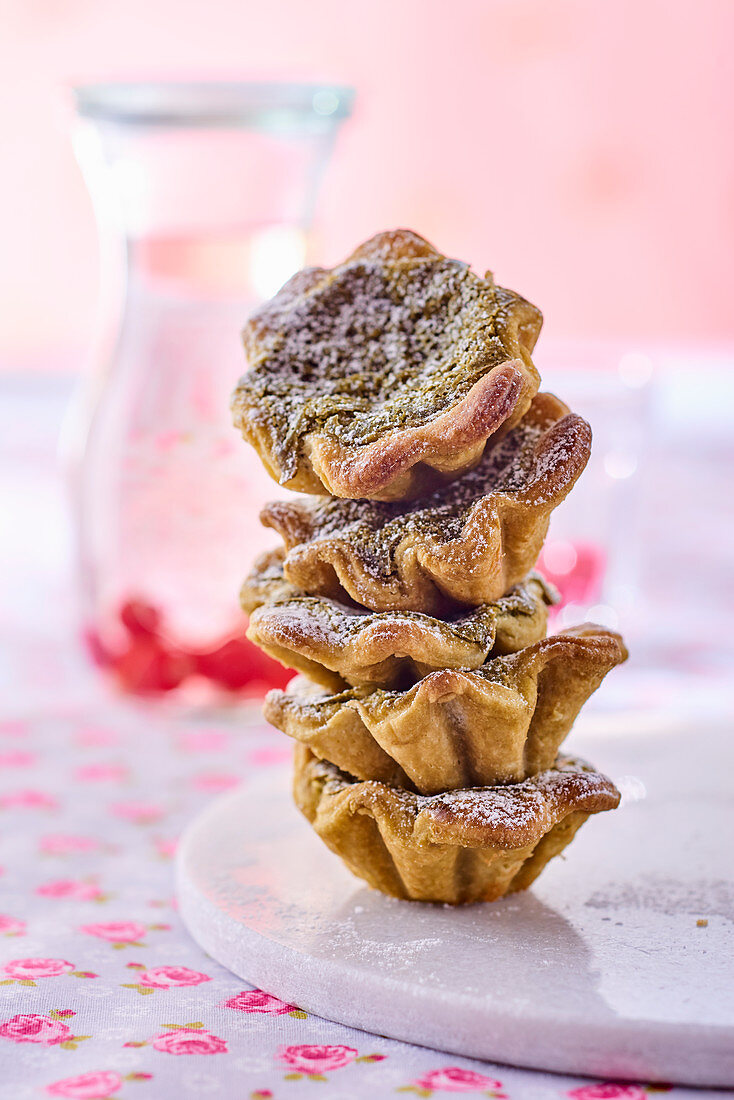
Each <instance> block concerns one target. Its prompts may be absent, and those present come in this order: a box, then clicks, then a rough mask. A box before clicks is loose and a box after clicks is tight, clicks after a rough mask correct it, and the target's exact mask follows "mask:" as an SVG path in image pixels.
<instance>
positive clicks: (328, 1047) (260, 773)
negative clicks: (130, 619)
mask: <svg viewBox="0 0 734 1100" xmlns="http://www.w3.org/2000/svg"><path fill="white" fill-rule="evenodd" d="M68 649H69V647H68V645H67V647H66V649H65V650H64V653H65V654H68ZM62 667H63V668H64V672H63V675H61V677H60V679H59V681H58V685H59V686H60V687H63V686H64V685H65V684H66V683H67V682H68V681H69V680H70V679H73V677H71V676H70V673H69V671H68V666H62ZM0 674H1V670H0ZM33 682H34V685H35V683H36V680H34V681H33ZM85 683H86V681H85ZM34 690H35V689H34ZM81 695H82V697H83V698H84V700H85V701H84V703H83V705H82V706H79V705H78V704H77V703H73V702H69V703H67V704H66V705H64V706H62V705H61V704H60V703H59V702H58V699H60V698H61V696H60V695H59V692H58V690H56V689H55V691H54V695H53V705H52V706H51V707H50V709H49V711H48V713H46V714H39V713H38V708H37V707H36V706H35V703H34V710H33V715H32V716H31V717H28V716H27V715H26V714H25V713H24V714H23V715H16V714H13V713H11V714H8V715H6V716H3V715H2V714H0V738H2V737H4V741H0V752H1V753H3V754H5V765H4V766H3V764H2V762H1V759H0V825H1V826H2V829H0V869H1V871H0V873H1V874H2V878H1V879H0V889H1V890H2V901H0V1067H1V1068H0V1095H2V1096H3V1097H4V1096H5V1095H7V1096H8V1097H9V1098H10V1097H12V1100H41V1098H42V1097H47V1098H51V1097H56V1098H67V1100H289V1098H290V1100H300V1098H301V1097H302V1096H306V1094H308V1095H309V1096H310V1095H311V1094H312V1093H313V1096H314V1097H316V1096H317V1095H318V1096H320V1097H321V1098H322V1100H346V1098H347V1097H348V1098H349V1100H389V1098H390V1097H395V1100H397V1098H398V1097H399V1096H400V1095H406V1096H411V1095H412V1096H414V1097H415V1096H422V1097H431V1096H432V1097H434V1098H435V1100H438V1098H440V1097H442V1096H446V1097H447V1098H448V1097H449V1096H451V1095H455V1096H457V1097H458V1096H460V1095H461V1096H466V1097H467V1098H468V1100H470V1098H471V1097H493V1098H495V1100H501V1098H505V1097H506V1098H508V1100H535V1098H536V1097H537V1098H538V1100H646V1098H647V1097H648V1095H650V1097H651V1100H653V1094H652V1092H650V1086H648V1085H647V1084H645V1083H644V1082H627V1083H612V1082H610V1081H606V1082H602V1081H596V1082H595V1081H590V1080H581V1079H579V1078H569V1077H555V1076H552V1075H546V1074H534V1073H532V1072H529V1071H523V1070H517V1069H512V1068H510V1067H506V1066H502V1067H499V1066H493V1065H488V1064H486V1063H482V1062H478V1061H473V1060H471V1059H468V1058H458V1057H456V1056H451V1055H446V1054H440V1053H437V1052H436V1051H431V1050H427V1049H424V1048H420V1047H414V1046H410V1045H409V1044H406V1043H396V1042H392V1041H391V1040H390V1039H386V1038H382V1037H379V1036H373V1035H367V1034H366V1033H364V1032H359V1031H354V1030H352V1029H349V1028H346V1027H341V1026H340V1025H339V1024H337V1023H333V1022H329V1021H327V1020H323V1019H320V1018H318V1017H316V1016H314V1015H312V1014H311V1013H309V1012H308V1011H307V1008H308V1006H303V1005H299V1004H296V1003H293V1002H292V1001H291V1000H289V999H288V996H287V995H285V994H284V992H283V990H269V989H259V988H254V989H253V988H250V987H249V986H248V985H247V983H246V982H243V981H242V979H241V978H238V977H236V976H235V975H234V974H231V973H229V972H228V971H227V970H225V969H224V968H223V967H221V966H219V965H218V963H217V962H216V961H215V960H214V959H212V958H209V957H208V956H207V955H206V954H205V953H204V952H203V951H202V950H201V949H200V948H199V947H198V946H197V945H196V944H195V943H194V942H193V941H192V940H191V938H190V937H189V935H188V933H187V932H186V929H185V927H184V925H183V923H182V921H181V919H180V917H179V914H178V911H177V908H176V901H175V884H174V883H175V879H174V875H175V853H176V846H177V838H178V837H179V836H180V835H181V834H182V832H183V830H184V829H185V828H186V826H187V825H188V824H189V822H190V821H191V820H192V819H193V818H194V817H195V816H196V814H197V813H199V812H200V811H201V810H202V809H203V808H204V807H205V806H206V805H208V804H209V803H210V802H211V800H212V798H215V797H217V795H218V793H219V792H220V791H225V790H227V789H229V788H230V787H231V786H232V785H234V783H239V782H244V783H246V784H247V783H256V782H258V781H259V780H260V778H261V777H264V776H267V775H268V774H271V772H272V769H273V768H281V767H282V766H283V764H284V761H287V759H288V758H289V755H290V753H289V750H288V747H287V746H283V745H282V744H281V741H280V739H279V738H278V736H277V735H275V734H273V733H271V732H270V731H268V730H267V729H266V728H265V727H262V726H258V725H257V724H256V723H254V722H250V723H249V724H244V725H243V724H242V723H241V722H239V723H234V722H231V721H229V720H227V721H222V722H221V723H218V722H213V721H212V719H211V718H209V719H208V720H207V722H206V725H204V724H199V721H198V719H195V718H191V717H186V718H179V717H176V716H172V715H166V714H163V713H162V712H158V711H146V710H143V709H142V708H137V707H136V708H129V707H127V706H124V707H123V706H122V705H120V704H118V703H116V702H115V701H110V700H108V699H105V700H104V701H103V702H100V703H90V702H89V701H88V699H89V698H93V695H91V694H90V689H89V687H88V686H85V688H84V691H83V692H82V693H81ZM34 699H35V696H34ZM279 994H280V995H279ZM355 996H359V990H355ZM655 1088H656V1091H658V1092H659V1091H660V1089H661V1086H659V1085H658V1086H655ZM671 1096H672V1097H673V1098H674V1100H704V1098H705V1097H706V1094H704V1093H701V1092H696V1093H688V1092H687V1091H686V1090H684V1089H677V1088H676V1089H673V1090H672V1091H671ZM706 1100H707V1098H706Z"/></svg>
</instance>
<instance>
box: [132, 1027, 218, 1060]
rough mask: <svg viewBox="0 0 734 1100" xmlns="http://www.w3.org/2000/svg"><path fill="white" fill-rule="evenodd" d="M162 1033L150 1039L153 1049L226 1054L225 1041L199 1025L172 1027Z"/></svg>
mask: <svg viewBox="0 0 734 1100" xmlns="http://www.w3.org/2000/svg"><path fill="white" fill-rule="evenodd" d="M169 1027H171V1028H172V1030H171V1031H166V1032H164V1033H163V1034H162V1035H157V1036H156V1038H155V1039H153V1040H152V1042H151V1046H152V1047H153V1050H160V1051H162V1052H163V1054H176V1055H184V1054H226V1053H227V1042H226V1040H225V1039H220V1038H219V1036H218V1035H212V1033H211V1032H210V1031H206V1030H205V1029H204V1028H203V1027H202V1026H201V1025H198V1026H194V1025H192V1026H191V1027H186V1026H183V1027H174V1026H173V1025H170V1024H169Z"/></svg>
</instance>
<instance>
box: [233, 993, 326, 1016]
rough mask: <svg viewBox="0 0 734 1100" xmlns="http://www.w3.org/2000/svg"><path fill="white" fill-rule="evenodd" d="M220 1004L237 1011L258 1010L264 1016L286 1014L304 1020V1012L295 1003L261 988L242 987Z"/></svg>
mask: <svg viewBox="0 0 734 1100" xmlns="http://www.w3.org/2000/svg"><path fill="white" fill-rule="evenodd" d="M222 1005H223V1007H224V1008H234V1009H236V1010H237V1011H238V1012H259V1013H262V1014H263V1015H264V1016H284V1015H286V1014H287V1015H289V1016H297V1017H300V1018H301V1019H304V1020H305V1018H306V1013H305V1012H302V1011H301V1010H300V1009H299V1008H296V1006H295V1005H289V1004H287V1003H286V1002H285V1001H281V1000H280V999H279V998H278V997H274V996H273V995H272V993H265V991H264V990H262V989H244V990H243V991H242V992H241V993H236V994H235V996H234V997H229V998H228V999H227V1000H226V1001H223V1002H222Z"/></svg>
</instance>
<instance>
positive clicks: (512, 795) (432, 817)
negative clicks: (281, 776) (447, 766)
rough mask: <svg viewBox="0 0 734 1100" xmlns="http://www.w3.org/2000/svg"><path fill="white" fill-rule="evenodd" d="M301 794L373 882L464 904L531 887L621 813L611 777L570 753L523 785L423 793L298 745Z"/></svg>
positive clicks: (330, 842)
mask: <svg viewBox="0 0 734 1100" xmlns="http://www.w3.org/2000/svg"><path fill="white" fill-rule="evenodd" d="M294 797H295V801H296V804H297V806H298V807H299V809H300V810H301V811H302V813H303V814H304V815H305V816H306V817H307V818H308V820H309V821H310V823H311V824H312V825H313V827H314V829H315V830H316V832H317V833H318V835H319V836H320V837H321V839H322V840H323V841H324V843H325V844H326V845H327V846H328V847H329V848H331V850H332V851H333V852H336V854H337V855H339V856H341V858H342V860H343V861H344V863H345V864H346V865H347V867H348V868H349V869H350V871H352V873H353V874H355V875H357V877H358V878H362V879H364V880H365V881H366V882H367V883H369V885H370V886H372V887H374V888H375V889H377V890H381V891H382V892H383V893H384V894H391V895H392V896H393V897H398V898H405V899H409V900H413V901H432V902H443V903H444V904H451V905H462V904H467V903H470V902H476V901H495V900H496V899H497V898H500V897H502V896H503V895H504V894H509V893H514V892H515V891H517V890H524V889H525V888H526V887H528V886H530V884H531V883H532V882H533V881H534V880H535V879H536V878H537V876H538V875H539V874H540V872H541V871H542V870H543V868H544V867H545V865H546V863H548V861H549V860H550V859H552V858H553V856H555V855H558V853H559V852H561V851H562V850H563V849H564V848H565V847H566V845H567V844H569V843H570V842H571V840H572V839H573V837H574V835H575V833H576V831H577V830H578V829H579V828H580V826H581V825H583V823H584V821H585V820H586V818H587V817H588V816H589V815H590V814H594V813H600V812H602V811H603V810H612V809H614V808H615V807H616V806H617V805H618V804H619V797H620V796H619V792H618V791H617V789H616V787H615V786H614V784H613V783H612V782H611V781H610V780H609V779H607V778H606V776H603V775H601V774H600V773H599V772H596V771H594V769H593V768H591V767H590V766H589V765H588V764H585V763H583V762H582V761H580V760H573V759H571V758H569V757H562V756H559V757H558V759H557V761H556V763H555V765H554V767H553V768H550V769H549V770H547V771H544V772H541V773H540V774H539V775H536V776H533V778H532V779H526V780H524V781H523V782H522V783H514V784H506V785H500V786H495V787H475V788H467V789H465V790H458V791H450V792H447V793H444V794H436V795H419V794H414V793H412V792H411V791H406V790H403V789H402V788H398V787H389V786H387V785H386V784H385V783H379V782H376V781H367V782H361V781H359V780H356V779H353V778H352V777H351V776H350V775H347V774H346V773H345V772H342V771H339V769H338V768H336V767H334V765H333V764H329V763H328V762H326V761H323V760H319V759H318V758H317V757H316V756H314V755H313V753H312V752H311V751H310V750H309V749H308V748H306V747H305V746H304V745H297V746H296V753H295V774H294Z"/></svg>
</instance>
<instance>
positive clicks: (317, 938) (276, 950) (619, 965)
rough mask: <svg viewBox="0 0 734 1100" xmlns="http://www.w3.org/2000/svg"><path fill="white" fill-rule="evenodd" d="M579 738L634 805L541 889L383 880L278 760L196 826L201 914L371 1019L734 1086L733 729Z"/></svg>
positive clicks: (539, 1064) (455, 1049)
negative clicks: (376, 886)
mask: <svg viewBox="0 0 734 1100" xmlns="http://www.w3.org/2000/svg"><path fill="white" fill-rule="evenodd" d="M568 749H569V751H571V752H578V753H579V754H580V755H583V756H586V757H588V758H589V759H591V760H593V761H594V763H595V764H596V766H597V767H599V768H600V770H602V771H604V772H606V773H607V774H608V775H610V776H611V778H612V779H614V781H615V782H616V783H617V785H618V786H619V788H620V790H621V791H622V793H623V802H622V806H621V807H620V809H619V810H617V811H615V812H613V813H606V814H600V815H598V816H597V817H592V818H590V819H589V821H588V822H587V824H586V825H585V826H584V827H583V828H582V829H581V832H580V833H579V835H578V836H577V838H576V839H575V840H574V842H573V843H572V844H571V846H570V848H568V849H567V853H566V856H565V858H563V859H556V860H554V861H553V862H552V863H551V864H550V865H549V866H548V868H547V869H546V871H545V872H544V873H543V875H542V876H541V878H540V879H539V880H538V882H537V883H536V885H535V886H534V887H533V888H532V890H530V891H528V892H527V893H525V894H518V895H514V896H512V897H510V898H507V899H504V900H502V901H498V902H495V903H494V904H491V905H475V906H470V907H466V908H462V909H452V908H450V907H443V906H440V905H425V904H415V903H409V902H402V901H397V900H395V899H390V898H386V897H383V896H382V895H380V894H377V893H375V892H373V891H371V890H369V889H367V888H366V887H365V886H363V885H362V884H361V883H360V882H359V881H358V880H357V879H355V878H354V877H353V876H352V875H351V874H350V873H349V872H348V871H347V870H346V869H345V868H344V867H343V866H342V864H341V863H340V861H339V860H338V859H337V858H336V857H335V856H333V855H332V854H331V853H330V852H329V851H328V850H327V849H326V848H325V847H324V846H323V844H322V843H321V841H320V840H319V839H318V837H317V836H316V835H315V834H314V833H313V832H312V830H311V829H310V827H309V826H308V824H307V823H306V821H305V820H304V819H303V818H302V817H301V816H300V814H299V813H298V811H297V810H296V809H295V807H294V806H293V804H292V803H291V800H290V791H289V787H290V777H289V775H288V772H287V770H286V769H278V770H277V771H276V770H273V771H271V772H269V773H267V774H264V775H263V776H262V777H259V778H258V779H257V780H256V782H254V783H253V784H251V785H250V786H248V787H247V788H246V789H241V790H238V791H235V792H233V793H230V794H228V795H225V796H224V797H222V798H220V799H218V800H217V801H216V802H214V803H213V804H212V805H211V806H210V807H209V808H208V809H207V810H206V811H205V812H204V813H203V814H201V815H200V816H199V817H198V818H197V819H196V821H195V822H194V823H193V824H192V825H191V827H190V828H189V829H188V831H187V833H186V835H185V837H184V840H183V843H182V846H181V851H180V856H179V865H178V873H179V901H180V906H181V913H182V915H183V918H184V921H185V922H186V924H187V926H188V928H189V930H190V931H191V934H192V935H193V937H194V938H195V939H196V940H197V942H198V943H199V944H200V945H201V946H202V947H203V948H204V949H205V950H206V951H208V952H209V953H210V954H211V955H212V956H213V957H214V958H215V959H216V960H217V961H218V962H220V963H222V964H223V965H224V966H226V967H228V968H229V969H230V970H232V971H234V973H235V974H237V975H238V976H239V977H241V978H243V979H244V980H245V981H247V982H249V983H252V984H253V985H256V986H259V987H261V988H263V989H266V990H268V991H269V992H271V993H274V994H276V995H277V996H278V997H281V998H282V999H283V1000H286V1001H289V1002H292V1003H295V1004H297V1005H299V1006H301V1007H302V1008H304V1009H306V1010H307V1011H309V1012H312V1013H315V1014H317V1015H319V1016H324V1017H326V1018H327V1019H330V1020H335V1021H338V1022H340V1023H343V1024H348V1025H350V1026H352V1027H358V1028H363V1029H364V1030H366V1031H373V1032H377V1033H379V1034H381V1035H387V1036H390V1037H392V1038H395V1039H402V1040H405V1041H408V1042H413V1043H419V1044H422V1045H425V1046H430V1047H435V1048H437V1049H440V1050H443V1051H450V1052H452V1053H455V1054H464V1055H469V1056H472V1057H477V1058H486V1059H488V1060H491V1061H496V1062H506V1063H510V1064H512V1065H517V1066H525V1067H530V1068H534V1069H544V1070H556V1071H560V1072H565V1073H580V1074H590V1075H593V1076H599V1077H606V1078H618V1079H619V1078H626V1079H635V1080H640V1081H655V1080H658V1081H670V1082H675V1083H678V1084H691V1085H718V1086H726V1085H734V964H733V962H732V960H733V959H734V860H733V859H732V848H731V844H732V837H734V807H733V806H732V799H731V794H730V791H731V782H732V781H731V777H732V775H733V774H734V751H733V750H734V739H733V738H732V737H731V735H730V731H729V730H728V729H725V728H719V729H708V730H701V729H690V730H685V731H680V732H675V733H671V732H668V733H665V732H658V733H646V734H644V735H641V734H639V733H635V732H630V733H628V734H625V733H617V734H615V735H614V736H611V735H610V736H604V735H599V734H595V735H593V736H591V735H589V736H587V737H586V738H582V737H576V738H572V739H571V740H570V744H569V745H568Z"/></svg>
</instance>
